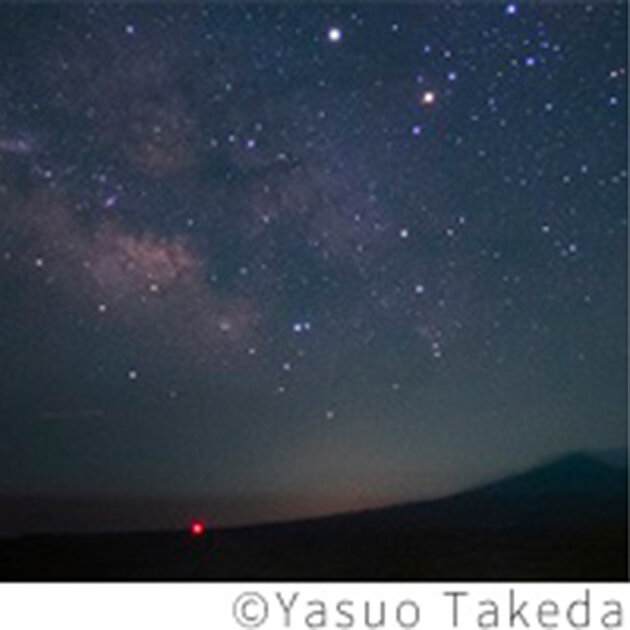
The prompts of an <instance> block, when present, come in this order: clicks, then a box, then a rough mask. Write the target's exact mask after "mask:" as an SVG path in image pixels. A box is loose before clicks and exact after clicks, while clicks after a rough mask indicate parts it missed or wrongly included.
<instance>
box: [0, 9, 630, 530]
mask: <svg viewBox="0 0 630 630" xmlns="http://www.w3.org/2000/svg"><path fill="white" fill-rule="evenodd" d="M626 12H627V9H626V7H625V5H624V4H622V3H608V4H599V5H588V4H579V5H578V4H573V5H571V4H560V3H554V4H539V5H531V4H509V3H503V4H499V3H494V4H468V3H463V2H460V3H457V4H455V3H453V4H444V3H442V4H422V5H420V4H417V5H414V4H406V5H400V6H386V5H376V4H363V5H341V6H335V5H332V4H325V5H297V4H296V5H294V6H286V5H279V4H267V5H261V6H257V5H253V4H251V5H231V6H230V5H220V4H216V5H208V6H202V5H197V6H190V7H181V6H178V7H167V6H160V5H153V6H146V5H145V6H125V7H121V6H113V5H107V4H103V5H99V6H89V5H82V6H77V5H75V6H72V5H68V6H63V7H61V6H29V7H20V6H7V5H4V6H2V7H1V8H0V424H1V439H0V462H1V463H0V473H1V474H0V494H1V495H2V496H5V497H6V496H11V497H15V496H22V497H26V496H33V497H39V498H40V499H41V501H42V502H50V501H54V500H57V499H60V498H65V499H68V498H72V497H84V498H85V497H89V499H90V500H92V501H95V502H98V501H99V500H101V499H102V500H103V501H105V500H107V501H110V502H114V503H116V502H118V503H117V504H118V505H119V509H118V517H119V522H118V524H119V525H120V526H121V527H124V526H126V525H129V526H131V525H132V524H133V523H135V522H136V521H133V519H132V516H131V514H132V512H133V510H134V509H137V508H138V506H140V505H144V503H143V502H146V501H153V500H155V501H158V500H162V499H164V500H165V501H166V500H168V501H173V502H178V501H179V502H182V501H183V502H186V501H187V502H188V505H189V506H190V505H194V509H197V510H198V514H199V515H200V516H202V517H204V518H208V519H212V520H213V521H214V522H217V523H223V524H230V523H239V522H240V523H242V522H248V521H257V520H273V519H280V518H287V517H294V516H299V515H306V514H320V513H325V512H335V511H346V510H352V509H356V508H358V507H363V506H373V505H383V504H389V503H394V502H399V501H403V500H417V499H423V498H427V497H434V496H438V495H444V494H447V493H452V492H454V491H457V490H460V489H462V488H465V487H471V486H474V485H476V484H479V483H481V482H483V481H485V480H488V479H492V478H496V477H498V476H501V475H504V474H506V473H508V472H510V471H513V470H522V469H525V468H527V467H529V466H532V465H534V464H536V463H537V462H540V461H543V460H545V459H548V458H551V457H554V456H556V455H559V454H562V453H567V452H573V451H578V450H579V451H592V450H597V449H601V448H612V447H619V446H625V444H626V442H627V429H626V426H627V425H626V421H627V417H626V412H627V404H626V400H627V398H626V397H627V369H626V361H627V343H626V342H627V333H626V314H627V308H626V305H627V253H626V252H627V250H626V244H627V148H626V137H627V119H626V111H627V78H628V77H627V67H626V56H627V31H626V20H627V15H626ZM123 505H125V506H128V507H127V508H123V507H120V506H123ZM127 509H128V510H129V511H128V513H127V512H126V510H127ZM193 511H194V510H193ZM60 518H61V521H62V522H64V523H67V525H68V526H71V525H73V524H72V523H71V522H70V521H71V519H72V515H67V521H64V520H63V518H62V517H60ZM92 518H93V522H92V523H88V525H95V526H98V518H99V517H98V510H95V511H94V512H93V517H92ZM134 518H135V517H134ZM177 518H178V517H177V515H176V511H171V512H168V511H167V510H165V511H164V512H163V518H162V520H160V517H158V518H157V521H156V525H162V524H172V523H174V522H175V521H176V520H177ZM88 520H89V519H88ZM132 521H133V523H132ZM74 525H76V524H74ZM47 526H48V523H46V522H45V521H44V522H40V523H39V528H40V529H46V527H47Z"/></svg>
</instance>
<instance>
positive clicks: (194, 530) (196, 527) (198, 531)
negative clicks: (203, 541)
mask: <svg viewBox="0 0 630 630" xmlns="http://www.w3.org/2000/svg"><path fill="white" fill-rule="evenodd" d="M205 533H206V528H205V527H204V524H203V523H202V522H201V521H193V522H192V523H191V524H190V534H191V536H195V537H197V538H199V536H203V535H204V534H205Z"/></svg>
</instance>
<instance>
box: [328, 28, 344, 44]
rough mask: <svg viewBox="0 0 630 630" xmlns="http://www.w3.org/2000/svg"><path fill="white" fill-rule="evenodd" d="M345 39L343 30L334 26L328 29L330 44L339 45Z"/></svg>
mask: <svg viewBox="0 0 630 630" xmlns="http://www.w3.org/2000/svg"><path fill="white" fill-rule="evenodd" d="M342 37H343V33H342V32H341V29H340V28H338V27H336V26H332V27H330V28H329V29H328V41H329V42H333V43H335V44H336V43H338V42H340V41H341V39H342Z"/></svg>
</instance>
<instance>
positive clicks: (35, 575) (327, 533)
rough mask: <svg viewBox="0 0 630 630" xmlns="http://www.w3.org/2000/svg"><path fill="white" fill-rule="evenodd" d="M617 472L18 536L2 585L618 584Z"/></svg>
mask: <svg viewBox="0 0 630 630" xmlns="http://www.w3.org/2000/svg"><path fill="white" fill-rule="evenodd" d="M627 539H628V469H627V467H623V466H617V465H614V466H613V465H610V464H608V463H606V462H605V460H604V459H603V458H601V457H597V456H593V455H591V454H574V455H569V456H565V457H562V458H560V459H556V460H554V461H551V462H549V463H547V464H544V465H541V466H539V467H537V468H534V469H532V470H530V471H528V472H524V473H521V474H516V475H513V476H510V477H507V478H505V479H502V480H499V481H495V482H493V483H489V484H486V485H484V486H482V487H479V488H476V489H473V490H469V491H466V492H462V493H460V494H457V495H454V496H451V497H447V498H443V499H438V500H432V501H424V502H418V503H409V504H404V505H396V506H392V507H387V508H380V509H374V510H366V511H362V512H356V513H349V514H340V515H335V516H328V517H322V518H317V519H309V520H301V521H294V522H285V523H278V524H265V525H258V526H248V527H238V528H228V529H219V530H216V531H211V532H209V533H208V534H207V535H206V536H205V537H203V538H201V539H193V537H191V536H190V535H189V534H188V532H150V533H149V532H146V533H143V532H136V533H127V534H98V535H97V534H83V535H49V536H42V535H38V536H25V537H22V538H20V539H18V540H14V541H6V542H4V543H1V544H0V567H1V568H0V577H2V578H3V579H11V580H41V579H47V580H67V579H74V580H76V579H79V580H80V579H84V580H85V579H87V580H90V579H101V580H102V579H105V580H134V579H141V580H155V579H157V580H173V579H176V580H177V579H179V580H190V579H192V580H257V581H259V580H274V581H275V580H411V581H425V580H441V581H448V580H464V581H474V580H484V581H486V580H490V581H492V580H509V581H524V580H544V581H550V580H562V581H601V580H604V581H612V580H627V579H628V540H627Z"/></svg>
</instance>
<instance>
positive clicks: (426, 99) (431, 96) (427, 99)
mask: <svg viewBox="0 0 630 630" xmlns="http://www.w3.org/2000/svg"><path fill="white" fill-rule="evenodd" d="M435 99H436V96H435V92H432V91H427V92H424V93H423V95H422V104H423V105H433V103H435Z"/></svg>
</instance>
